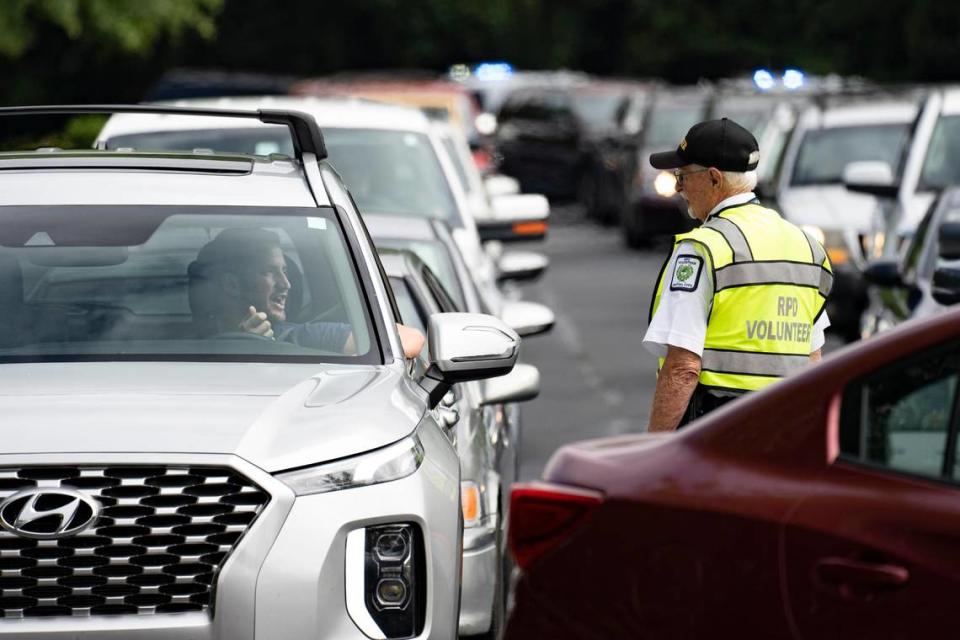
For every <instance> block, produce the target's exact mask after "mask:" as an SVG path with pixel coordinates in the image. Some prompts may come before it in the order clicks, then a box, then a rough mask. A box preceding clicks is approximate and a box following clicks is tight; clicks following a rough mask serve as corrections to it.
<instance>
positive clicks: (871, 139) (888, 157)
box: [790, 123, 910, 185]
mask: <svg viewBox="0 0 960 640" xmlns="http://www.w3.org/2000/svg"><path fill="white" fill-rule="evenodd" d="M909 129H910V125H909V124H907V123H903V124H878V125H869V126H854V127H832V128H829V129H811V130H810V131H807V133H806V134H805V135H804V136H803V141H802V142H801V143H800V151H799V152H798V153H797V161H796V164H795V165H794V167H793V175H792V176H791V180H790V184H793V185H808V184H828V183H840V182H842V181H843V170H844V168H845V167H846V166H847V165H848V164H849V163H851V162H860V161H863V160H874V161H876V160H880V161H883V162H886V163H887V164H888V165H890V169H891V170H892V171H893V173H894V177H896V176H897V174H898V172H899V171H900V159H901V157H902V156H903V153H904V150H905V148H906V145H907V141H908V139H909Z"/></svg>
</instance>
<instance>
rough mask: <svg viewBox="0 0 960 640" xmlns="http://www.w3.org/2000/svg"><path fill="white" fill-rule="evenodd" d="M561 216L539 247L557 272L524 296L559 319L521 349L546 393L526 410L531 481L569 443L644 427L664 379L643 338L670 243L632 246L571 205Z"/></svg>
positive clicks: (525, 453)
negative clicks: (580, 217)
mask: <svg viewBox="0 0 960 640" xmlns="http://www.w3.org/2000/svg"><path fill="white" fill-rule="evenodd" d="M557 214H560V215H557ZM564 214H566V215H564ZM552 218H559V219H558V220H556V221H555V222H554V223H553V224H552V225H551V229H550V233H549V235H548V237H547V240H546V241H545V242H544V243H543V244H542V245H540V246H538V247H537V248H536V250H537V251H543V252H544V253H545V254H547V255H548V256H549V257H550V268H549V269H548V270H547V272H546V273H545V274H544V276H543V277H542V278H541V279H540V280H539V281H538V282H536V283H534V284H531V285H527V286H524V287H523V296H524V298H525V299H528V300H534V301H537V302H542V303H543V304H546V305H547V306H549V307H551V308H552V309H553V310H554V313H555V314H556V317H557V321H556V324H555V325H554V328H553V331H551V332H550V333H548V334H545V335H542V336H536V337H533V338H529V339H527V340H525V341H524V342H523V345H522V347H521V353H520V358H521V359H522V360H523V361H525V362H529V363H531V364H535V365H537V366H538V367H539V368H540V375H541V391H540V396H539V397H538V398H537V399H536V400H534V401H532V402H530V403H527V404H525V405H524V407H523V411H524V413H523V433H522V434H521V460H522V462H521V470H520V477H521V479H522V480H530V479H534V478H538V477H540V474H541V472H542V470H543V467H544V465H545V464H546V462H547V460H548V459H549V457H550V454H551V453H553V451H555V450H556V449H557V447H559V446H561V445H562V444H565V443H567V442H571V441H574V440H581V439H584V438H595V437H602V436H611V435H617V434H622V433H627V432H635V431H642V430H644V428H645V427H646V424H647V418H648V416H649V411H650V401H651V399H652V398H653V390H654V385H655V382H656V378H655V372H656V369H657V360H656V358H654V357H653V356H652V355H651V354H650V353H648V352H647V351H646V350H645V349H644V348H643V342H642V341H643V334H644V332H645V331H646V327H647V313H648V310H649V306H650V296H651V294H652V292H653V287H654V284H655V280H656V277H657V273H658V272H659V270H660V267H661V265H662V264H663V261H664V259H665V258H666V255H667V253H668V252H669V245H668V244H664V245H663V246H661V247H658V248H655V249H651V250H648V251H642V252H639V251H631V250H628V249H627V248H626V247H625V246H624V244H623V242H622V241H621V239H620V234H619V231H618V230H617V229H615V228H603V227H600V226H597V225H595V224H591V223H587V222H577V218H578V216H577V215H576V214H575V213H572V212H570V211H563V210H561V211H555V212H554V214H552ZM571 219H572V220H571ZM532 248H533V247H531V249H532Z"/></svg>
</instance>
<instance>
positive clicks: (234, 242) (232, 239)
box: [190, 228, 280, 277]
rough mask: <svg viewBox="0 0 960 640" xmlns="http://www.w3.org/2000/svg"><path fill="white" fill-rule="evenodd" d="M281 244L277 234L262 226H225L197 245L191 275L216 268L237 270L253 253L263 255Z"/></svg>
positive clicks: (212, 270)
mask: <svg viewBox="0 0 960 640" xmlns="http://www.w3.org/2000/svg"><path fill="white" fill-rule="evenodd" d="M279 247H280V236H278V235H277V234H276V233H274V232H272V231H267V230H265V229H244V228H236V229H224V230H223V231H221V232H220V233H219V235H217V237H216V238H214V239H213V240H211V241H210V242H208V243H207V244H205V245H204V246H203V248H202V249H200V253H198V254H197V260H196V262H194V265H196V266H193V265H191V270H192V271H193V270H195V271H196V273H195V274H194V273H191V274H190V275H191V277H206V276H208V275H210V274H211V273H213V272H214V271H215V270H222V271H239V270H240V269H242V268H243V267H244V266H246V265H248V264H250V260H251V258H252V257H254V256H266V255H269V253H270V252H271V251H272V250H273V249H274V248H279Z"/></svg>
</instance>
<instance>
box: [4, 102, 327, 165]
mask: <svg viewBox="0 0 960 640" xmlns="http://www.w3.org/2000/svg"><path fill="white" fill-rule="evenodd" d="M87 113H139V114H156V115H176V116H200V117H216V118H251V119H255V120H259V121H260V122H262V123H264V124H281V125H285V126H286V127H287V128H288V129H290V135H291V137H292V138H293V149H294V152H295V153H296V157H297V160H299V161H300V162H303V154H304V153H312V154H313V155H315V156H316V157H317V159H318V160H322V159H323V158H326V157H327V147H326V145H325V144H324V142H323V133H322V132H321V131H320V127H319V126H317V121H316V120H314V119H313V116H311V115H310V114H308V113H303V112H301V111H292V110H279V109H257V110H256V111H241V110H237V109H197V108H191V107H168V106H159V105H158V106H154V105H145V104H137V105H117V104H80V105H49V106H33V107H0V116H42V115H80V114H87Z"/></svg>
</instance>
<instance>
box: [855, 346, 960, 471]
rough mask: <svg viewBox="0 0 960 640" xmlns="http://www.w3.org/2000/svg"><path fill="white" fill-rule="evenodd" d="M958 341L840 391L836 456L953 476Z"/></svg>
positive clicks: (958, 356)
mask: <svg viewBox="0 0 960 640" xmlns="http://www.w3.org/2000/svg"><path fill="white" fill-rule="evenodd" d="M958 371H960V347H958V346H957V345H953V346H951V347H950V348H947V349H943V348H941V349H936V350H931V351H928V352H925V353H922V354H919V355H917V356H914V357H912V358H910V359H908V360H904V361H900V362H896V363H894V364H892V365H889V366H887V367H885V368H883V369H881V370H879V371H877V372H875V373H873V374H871V375H870V376H868V377H866V378H864V379H862V380H861V381H858V382H856V383H854V384H852V385H851V386H850V387H849V388H848V389H847V391H846V392H845V393H844V399H843V409H842V411H841V421H840V453H841V458H843V459H845V460H848V461H851V462H858V463H864V464H867V465H870V466H879V467H882V468H885V469H889V470H891V471H896V472H900V473H906V474H911V475H918V476H923V477H926V478H933V479H939V480H954V481H955V480H957V477H956V473H955V469H954V467H955V462H956V430H957V406H956V404H957V382H958V377H960V374H958Z"/></svg>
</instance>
